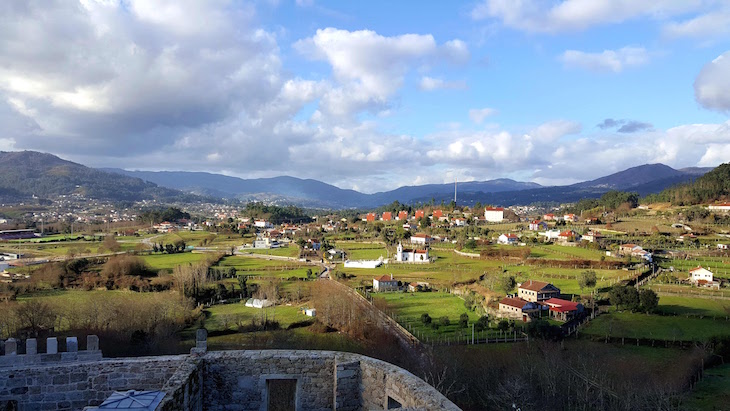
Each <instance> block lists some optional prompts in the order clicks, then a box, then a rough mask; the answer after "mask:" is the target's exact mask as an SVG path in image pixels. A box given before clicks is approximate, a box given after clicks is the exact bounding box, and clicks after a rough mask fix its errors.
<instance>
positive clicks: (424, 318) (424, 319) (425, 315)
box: [421, 313, 431, 324]
mask: <svg viewBox="0 0 730 411" xmlns="http://www.w3.org/2000/svg"><path fill="white" fill-rule="evenodd" d="M421 322H422V323H424V324H431V316H430V315H428V313H423V314H421Z"/></svg>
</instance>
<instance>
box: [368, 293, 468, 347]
mask: <svg viewBox="0 0 730 411" xmlns="http://www.w3.org/2000/svg"><path fill="white" fill-rule="evenodd" d="M372 296H373V298H374V299H376V300H382V301H385V302H386V303H387V307H388V308H387V312H388V314H389V315H391V316H392V317H394V318H396V319H397V320H398V322H399V323H401V325H403V326H405V327H406V328H409V329H412V330H413V331H412V332H414V333H415V332H417V333H418V335H419V336H423V337H428V338H431V339H432V338H438V337H439V336H440V337H446V336H450V337H453V336H454V335H455V334H457V333H458V332H459V331H462V332H467V331H468V333H469V334H470V335H471V328H469V329H468V330H464V329H461V328H459V316H460V315H461V314H463V313H467V314H468V315H469V324H470V327H471V323H473V322H474V321H476V320H478V319H479V316H478V315H477V314H476V313H474V312H473V311H468V310H467V309H466V308H465V307H464V300H462V299H461V298H459V297H457V296H455V295H453V294H448V293H438V292H422V293H402V292H393V293H373V294H372ZM424 313H427V314H428V315H429V316H431V318H432V319H433V322H438V321H439V318H441V317H448V318H449V321H450V322H451V324H450V325H448V326H440V327H439V328H438V330H435V329H433V328H431V327H430V326H426V325H424V324H423V323H422V322H421V314H424Z"/></svg>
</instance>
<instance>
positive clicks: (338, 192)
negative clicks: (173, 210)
mask: <svg viewBox="0 0 730 411" xmlns="http://www.w3.org/2000/svg"><path fill="white" fill-rule="evenodd" d="M102 170H104V171H108V172H112V173H119V174H124V175H127V176H131V177H137V178H141V179H143V180H146V181H150V182H153V183H155V184H158V185H161V186H165V187H170V188H174V189H178V190H183V191H188V192H193V193H197V194H204V195H216V196H219V197H224V198H237V199H241V200H269V201H280V202H292V203H297V204H300V205H305V206H310V207H312V206H314V207H316V206H319V207H332V208H353V207H360V208H368V207H378V206H381V205H384V204H389V203H392V202H393V201H399V202H402V203H410V202H413V200H414V199H416V198H421V197H428V200H430V199H431V198H432V197H433V198H439V199H440V198H442V197H444V196H451V198H452V199H453V193H454V185H453V184H426V185H421V186H405V187H400V188H397V189H395V190H391V191H384V192H378V193H374V194H363V193H360V192H357V191H355V190H346V189H341V188H338V187H335V186H333V185H330V184H326V183H323V182H321V181H317V180H311V179H301V178H296V177H290V176H282V177H272V178H256V179H242V178H237V177H230V176H224V175H220V174H212V173H200V172H186V171H128V170H122V169H111V168H107V169H102ZM458 186H459V193H460V194H468V193H471V192H479V191H481V192H501V191H515V190H525V189H531V188H537V187H541V186H540V185H539V184H536V183H523V182H519V181H514V180H510V179H506V178H500V179H496V180H489V181H469V182H464V183H459V185H458Z"/></svg>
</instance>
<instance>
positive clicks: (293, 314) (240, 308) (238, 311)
mask: <svg viewBox="0 0 730 411" xmlns="http://www.w3.org/2000/svg"><path fill="white" fill-rule="evenodd" d="M205 311H206V315H205V320H204V326H205V328H206V329H208V331H220V330H223V329H224V320H223V317H224V316H227V317H228V321H229V324H228V329H235V327H236V325H235V321H236V319H240V321H242V322H243V323H245V324H250V323H251V322H252V321H253V320H254V319H256V320H259V321H260V320H261V319H262V318H268V319H269V320H276V321H278V322H279V324H281V327H282V328H286V327H288V326H289V325H290V324H291V323H295V322H298V321H305V320H307V319H311V318H310V317H307V316H306V315H304V314H303V313H302V312H301V309H300V307H299V306H294V305H292V306H285V305H279V306H276V307H270V308H266V309H259V308H251V307H246V306H245V305H244V303H243V302H240V303H234V304H221V305H214V306H212V307H210V308H207V309H206V310H205Z"/></svg>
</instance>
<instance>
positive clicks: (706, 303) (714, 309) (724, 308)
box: [658, 295, 730, 318]
mask: <svg viewBox="0 0 730 411" xmlns="http://www.w3.org/2000/svg"><path fill="white" fill-rule="evenodd" d="M658 310H659V311H660V312H662V313H665V314H672V315H679V316H706V317H722V318H725V317H727V316H730V300H719V299H718V300H712V299H706V298H690V297H675V296H668V295H663V296H661V297H660V298H659V307H658Z"/></svg>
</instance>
